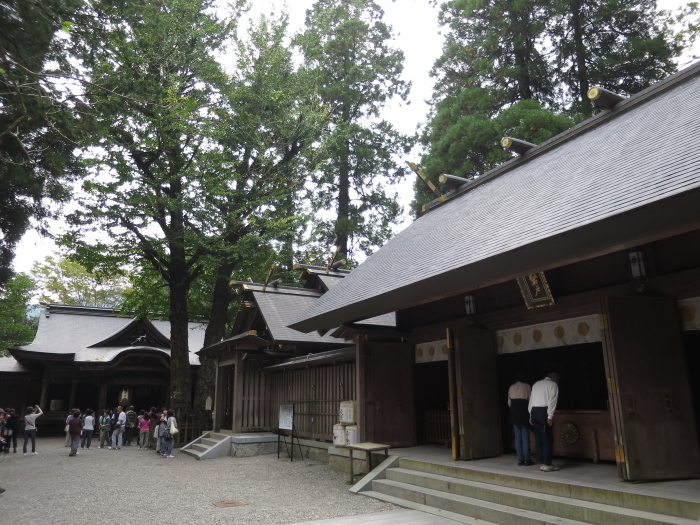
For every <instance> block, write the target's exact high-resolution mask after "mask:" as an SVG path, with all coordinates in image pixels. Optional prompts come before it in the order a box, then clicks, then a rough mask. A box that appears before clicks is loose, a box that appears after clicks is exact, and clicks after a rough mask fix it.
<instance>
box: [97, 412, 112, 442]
mask: <svg viewBox="0 0 700 525" xmlns="http://www.w3.org/2000/svg"><path fill="white" fill-rule="evenodd" d="M111 425H112V419H111V418H110V417H109V410H107V409H106V408H105V409H104V410H103V411H102V417H101V418H100V446H99V447H98V448H107V447H108V446H109V427H110V426H111Z"/></svg>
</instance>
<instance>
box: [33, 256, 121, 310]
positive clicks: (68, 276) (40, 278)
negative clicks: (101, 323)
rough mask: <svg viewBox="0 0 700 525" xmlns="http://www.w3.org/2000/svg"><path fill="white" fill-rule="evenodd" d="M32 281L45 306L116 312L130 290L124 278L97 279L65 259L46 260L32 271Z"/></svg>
mask: <svg viewBox="0 0 700 525" xmlns="http://www.w3.org/2000/svg"><path fill="white" fill-rule="evenodd" d="M32 277H33V278H34V281H35V282H36V284H37V287H38V288H39V290H40V291H41V295H40V296H39V299H40V300H41V301H45V302H51V303H61V304H69V305H76V306H93V307H98V308H116V307H118V306H119V305H120V304H121V303H122V302H123V301H124V298H125V294H126V293H127V292H128V291H129V290H130V288H131V285H130V283H129V279H128V278H127V277H125V276H123V275H116V276H111V275H97V274H95V273H92V272H88V271H87V270H86V269H85V267H84V266H82V265H81V264H78V263H76V262H74V261H71V260H70V259H68V258H66V257H59V258H55V257H51V256H50V257H47V258H46V260H45V261H44V262H36V263H34V266H33V267H32Z"/></svg>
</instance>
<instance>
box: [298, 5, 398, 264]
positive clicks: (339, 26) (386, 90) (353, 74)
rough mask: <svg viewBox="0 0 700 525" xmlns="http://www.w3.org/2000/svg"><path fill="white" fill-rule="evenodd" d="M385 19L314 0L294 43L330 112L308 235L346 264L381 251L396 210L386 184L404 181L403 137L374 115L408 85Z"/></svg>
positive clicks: (373, 9) (374, 8) (370, 8)
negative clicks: (338, 254)
mask: <svg viewBox="0 0 700 525" xmlns="http://www.w3.org/2000/svg"><path fill="white" fill-rule="evenodd" d="M383 15H384V12H383V11H382V9H381V8H380V7H379V6H378V5H377V4H376V3H375V2H373V1H371V0H319V1H317V2H316V3H315V4H314V5H313V7H312V8H311V9H310V10H309V11H307V13H306V30H305V32H304V33H303V34H302V35H300V36H299V37H298V38H297V39H296V43H297V44H298V45H299V46H300V48H301V50H302V53H303V56H304V58H305V60H306V67H308V68H311V69H312V70H313V71H315V72H316V74H317V75H318V84H319V88H318V93H319V95H320V97H321V98H322V100H323V101H324V103H325V104H326V105H327V106H328V107H329V108H330V111H331V115H330V127H329V134H328V135H327V136H326V137H325V139H324V141H323V143H322V144H321V145H320V148H321V153H322V155H323V159H322V162H320V164H319V166H318V169H316V170H315V171H314V172H313V173H312V175H311V181H310V182H311V184H310V194H311V195H310V199H309V200H310V203H311V206H312V208H313V212H314V213H315V214H316V220H317V224H316V228H315V234H314V237H315V240H316V241H318V242H319V244H320V245H321V246H322V247H323V248H324V249H328V247H330V246H331V245H332V244H335V245H336V246H339V247H340V252H341V253H343V254H346V255H347V256H348V257H350V258H353V257H354V254H355V253H356V252H365V253H371V251H372V249H373V248H374V247H376V246H381V245H382V244H383V243H384V241H386V239H388V238H389V236H390V235H391V224H392V223H394V222H395V221H396V219H397V217H398V215H399V214H400V211H401V210H400V206H399V205H398V204H397V202H396V197H395V195H389V194H387V190H386V187H385V184H386V182H387V181H396V180H398V179H399V178H401V177H403V176H404V173H405V172H404V169H403V167H401V166H398V165H397V163H396V161H395V155H396V154H398V153H402V152H403V151H404V150H405V147H406V138H405V137H404V136H403V135H401V134H400V133H398V132H397V131H396V130H395V129H394V128H393V127H392V126H391V125H390V124H389V123H388V122H386V121H381V120H379V118H378V117H379V112H380V110H381V109H382V108H383V107H384V106H385V105H386V103H387V102H388V101H389V100H391V99H392V98H393V97H399V98H400V99H402V100H406V97H407V96H408V92H409V89H410V85H409V84H408V83H407V82H405V81H404V80H402V79H401V77H400V75H401V72H402V70H403V60H404V56H403V53H402V52H401V51H399V50H398V49H395V48H393V47H392V46H391V39H392V34H391V28H390V27H389V26H387V25H386V24H385V23H384V22H383V21H382V17H383ZM327 216H330V218H325V217H327Z"/></svg>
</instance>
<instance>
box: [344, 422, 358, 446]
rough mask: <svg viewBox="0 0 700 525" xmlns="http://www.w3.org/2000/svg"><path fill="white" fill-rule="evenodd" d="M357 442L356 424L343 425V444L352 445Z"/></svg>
mask: <svg viewBox="0 0 700 525" xmlns="http://www.w3.org/2000/svg"><path fill="white" fill-rule="evenodd" d="M355 443H357V425H349V426H347V427H345V444H346V445H354V444H355Z"/></svg>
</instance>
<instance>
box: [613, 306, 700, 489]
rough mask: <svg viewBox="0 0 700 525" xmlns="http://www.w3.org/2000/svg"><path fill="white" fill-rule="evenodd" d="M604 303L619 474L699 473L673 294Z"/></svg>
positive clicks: (629, 476) (655, 476) (641, 477)
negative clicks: (670, 296)
mask: <svg viewBox="0 0 700 525" xmlns="http://www.w3.org/2000/svg"><path fill="white" fill-rule="evenodd" d="M601 309H602V311H603V314H604V318H603V319H604V323H603V327H604V329H603V352H604V356H605V371H606V376H607V377H608V397H609V401H610V408H611V414H612V418H613V429H614V434H615V443H616V457H617V461H618V468H619V472H620V475H621V476H622V478H623V479H626V480H652V479H672V478H674V479H675V478H693V477H698V476H699V475H700V452H699V451H698V441H697V437H696V427H695V421H694V415H693V410H692V404H691V400H690V389H689V385H688V379H687V373H686V368H685V359H684V356H683V345H682V339H681V333H680V326H679V320H678V313H677V307H676V301H675V300H673V299H671V298H665V297H615V298H612V297H611V298H608V299H606V300H604V301H603V303H602V308H601Z"/></svg>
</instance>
